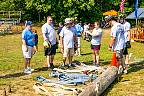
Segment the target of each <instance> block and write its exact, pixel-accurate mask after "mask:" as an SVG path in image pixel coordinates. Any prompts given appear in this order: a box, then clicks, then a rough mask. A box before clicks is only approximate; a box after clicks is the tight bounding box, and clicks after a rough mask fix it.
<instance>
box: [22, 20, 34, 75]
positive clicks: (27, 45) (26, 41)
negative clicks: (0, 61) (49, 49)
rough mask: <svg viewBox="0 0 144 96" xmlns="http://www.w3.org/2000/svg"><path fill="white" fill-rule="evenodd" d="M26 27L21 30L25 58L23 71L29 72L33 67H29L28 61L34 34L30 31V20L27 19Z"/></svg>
mask: <svg viewBox="0 0 144 96" xmlns="http://www.w3.org/2000/svg"><path fill="white" fill-rule="evenodd" d="M25 26H26V28H25V29H24V30H23V32H22V51H23V56H24V58H25V70H24V73H26V74H30V73H31V72H32V71H33V70H34V69H31V67H30V61H31V58H32V55H33V53H34V51H35V50H34V46H35V36H34V34H33V32H32V22H31V21H27V22H26V23H25Z"/></svg>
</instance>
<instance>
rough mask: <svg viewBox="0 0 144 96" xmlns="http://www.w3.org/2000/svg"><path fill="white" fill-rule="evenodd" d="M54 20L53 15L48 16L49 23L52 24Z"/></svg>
mask: <svg viewBox="0 0 144 96" xmlns="http://www.w3.org/2000/svg"><path fill="white" fill-rule="evenodd" d="M52 22H53V19H52V17H51V16H48V17H47V23H48V24H51V23H52Z"/></svg>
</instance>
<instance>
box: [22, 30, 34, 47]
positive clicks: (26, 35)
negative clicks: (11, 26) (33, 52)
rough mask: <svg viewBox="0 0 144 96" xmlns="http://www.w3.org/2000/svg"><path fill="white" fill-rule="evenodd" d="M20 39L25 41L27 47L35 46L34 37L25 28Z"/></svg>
mask: <svg viewBox="0 0 144 96" xmlns="http://www.w3.org/2000/svg"><path fill="white" fill-rule="evenodd" d="M22 39H24V40H25V42H26V45H27V46H32V47H33V46H35V35H34V34H33V32H32V31H31V30H28V29H27V28H25V29H24V30H23V32H22Z"/></svg>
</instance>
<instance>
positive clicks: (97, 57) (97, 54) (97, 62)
mask: <svg viewBox="0 0 144 96" xmlns="http://www.w3.org/2000/svg"><path fill="white" fill-rule="evenodd" d="M95 54H96V64H99V50H97V51H95Z"/></svg>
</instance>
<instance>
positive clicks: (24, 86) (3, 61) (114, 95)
mask: <svg viewBox="0 0 144 96" xmlns="http://www.w3.org/2000/svg"><path fill="white" fill-rule="evenodd" d="M34 28H36V29H37V30H38V32H39V33H38V35H39V51H38V53H36V54H35V55H34V56H33V59H32V62H31V65H32V67H33V68H35V69H36V71H35V72H34V73H32V74H31V75H24V74H23V73H22V72H23V68H24V64H23V56H22V51H21V34H12V35H4V36H0V96H1V95H2V94H3V89H4V88H6V89H7V88H8V86H9V85H11V87H12V91H13V93H11V94H9V96H37V95H36V94H35V92H34V90H33V88H32V86H33V84H34V83H35V80H34V78H35V77H36V76H39V75H42V76H45V77H48V73H49V72H50V71H42V70H40V68H42V67H44V66H45V65H46V58H45V57H44V55H43V45H42V42H43V39H42V34H41V33H40V32H41V31H40V28H38V27H34ZM109 37H110V36H109V30H104V32H103V38H102V45H101V51H100V56H101V65H102V66H105V65H109V64H110V60H111V55H112V54H111V52H110V51H108V42H109V40H110V38H109ZM131 44H132V48H131V49H130V50H129V52H130V53H133V55H132V57H131V61H139V62H137V63H133V64H131V65H130V69H129V73H128V74H127V75H123V76H122V77H121V80H120V81H119V82H114V83H113V84H112V85H111V86H110V87H109V88H108V89H107V90H106V91H105V92H104V94H103V95H104V96H144V55H143V53H144V50H143V49H144V44H143V43H138V42H132V43H131ZM81 53H82V56H76V57H74V60H78V61H80V62H85V63H86V64H91V61H92V57H91V50H90V43H89V42H87V41H84V40H82V42H81ZM61 63H62V54H61V53H60V52H59V49H58V50H57V54H56V56H55V59H54V64H56V65H57V66H59V65H60V64H61ZM48 78H49V77H48Z"/></svg>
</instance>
